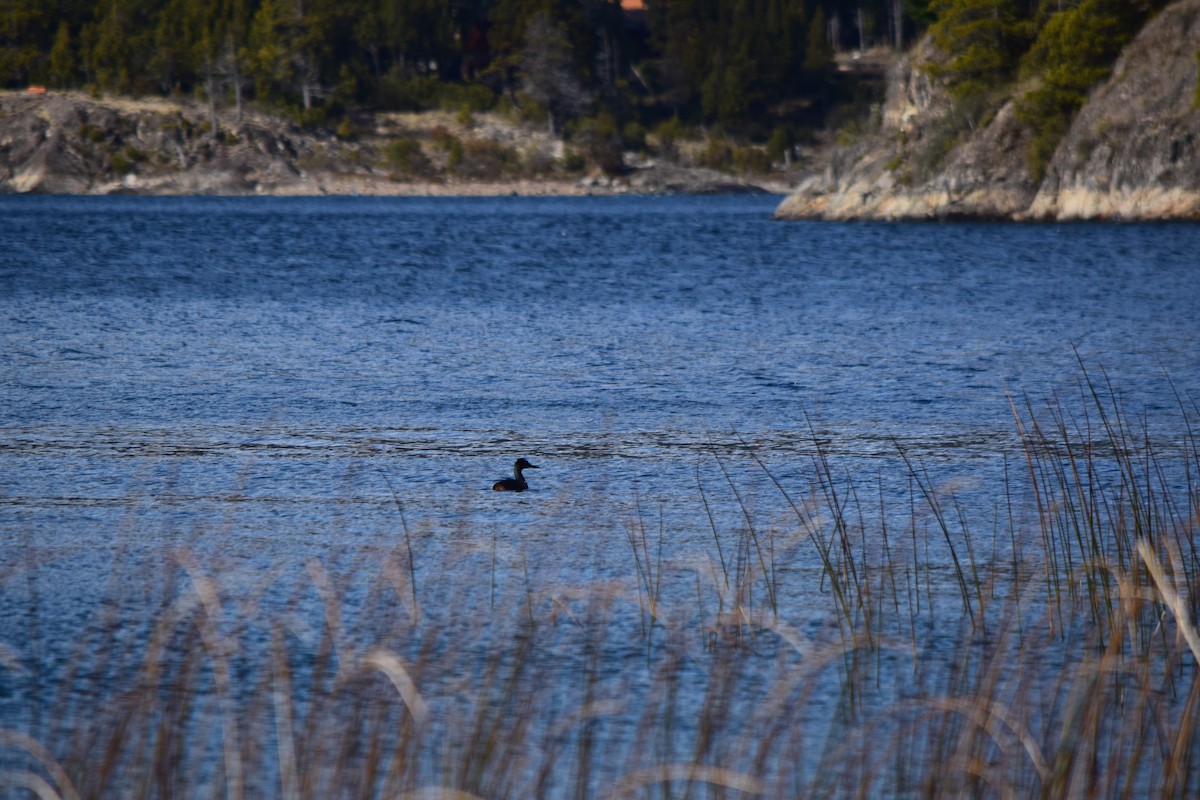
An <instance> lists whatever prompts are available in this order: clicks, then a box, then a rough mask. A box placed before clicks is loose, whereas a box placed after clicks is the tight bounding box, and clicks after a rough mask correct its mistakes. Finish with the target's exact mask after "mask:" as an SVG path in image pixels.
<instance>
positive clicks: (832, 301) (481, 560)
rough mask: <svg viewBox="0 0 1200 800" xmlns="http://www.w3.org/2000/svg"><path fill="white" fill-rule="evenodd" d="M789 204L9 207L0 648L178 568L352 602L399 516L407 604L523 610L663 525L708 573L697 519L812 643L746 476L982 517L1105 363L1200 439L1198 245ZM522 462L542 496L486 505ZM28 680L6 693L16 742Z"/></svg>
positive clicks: (19, 646)
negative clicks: (333, 593) (810, 213)
mask: <svg viewBox="0 0 1200 800" xmlns="http://www.w3.org/2000/svg"><path fill="white" fill-rule="evenodd" d="M777 201H778V198H771V197H737V198H579V199H516V198H503V199H378V200H376V199H258V198H255V199H241V198H239V199H216V198H171V199H150V198H38V197H20V198H16V197H9V198H0V563H2V564H4V565H5V566H4V568H3V570H2V571H0V581H4V582H5V585H3V586H2V587H0V590H2V592H3V597H4V599H3V600H0V643H3V644H5V645H7V646H9V647H11V648H14V650H16V651H18V652H21V651H23V650H24V649H25V647H26V645H28V644H29V642H30V639H31V637H34V636H41V637H45V638H46V639H55V640H57V637H59V636H61V637H63V638H64V639H69V638H70V635H72V632H73V631H75V630H77V629H79V628H80V627H81V626H82V625H83V624H84V620H86V619H88V618H89V615H90V614H91V613H93V611H94V609H95V608H96V607H97V606H98V604H101V603H103V602H104V601H105V598H111V597H112V596H113V595H114V593H117V594H121V595H122V597H123V602H125V603H127V604H131V605H132V607H131V608H130V609H128V613H130V614H131V615H133V616H135V617H136V615H137V613H138V610H137V601H135V600H131V599H130V595H129V594H128V593H124V592H122V591H120V590H119V589H117V588H114V587H120V586H122V585H123V582H125V581H134V582H138V581H141V580H144V578H145V575H146V574H147V573H148V572H150V573H153V572H154V570H155V569H157V568H158V567H157V566H156V565H159V564H160V561H161V559H162V558H164V556H163V554H164V553H166V552H168V551H169V550H170V549H171V548H176V547H181V546H182V547H187V548H189V549H191V550H193V551H196V552H198V553H199V554H201V556H202V557H203V558H204V559H209V560H211V561H219V562H220V563H222V564H224V565H225V568H226V569H227V570H228V572H227V575H228V576H231V577H228V580H229V581H230V582H231V585H234V586H237V585H239V584H238V581H242V582H244V583H245V584H246V585H247V586H251V585H253V584H254V582H255V581H256V580H263V579H264V578H262V576H263V575H266V574H268V573H269V571H271V570H276V571H277V572H273V573H270V574H272V575H277V574H291V573H299V574H303V570H304V566H303V565H304V564H305V563H306V560H307V559H309V558H314V557H315V558H317V559H319V560H321V561H322V563H327V564H330V565H334V566H335V567H336V568H337V569H339V570H340V573H339V574H340V575H341V577H342V579H343V580H344V582H345V585H346V586H347V587H349V588H348V591H353V587H354V585H355V580H354V576H355V575H356V574H359V573H360V572H361V573H362V574H366V573H367V572H369V571H370V569H371V568H372V567H374V566H377V565H378V563H379V561H380V559H381V558H382V555H381V554H383V553H388V552H391V550H392V549H393V548H395V547H397V546H398V543H400V542H401V541H402V540H403V539H402V536H403V530H404V526H405V525H406V526H407V528H408V530H409V534H410V540H409V542H410V545H411V546H412V547H413V549H414V550H415V554H414V556H415V560H416V561H417V563H418V565H419V569H420V570H422V571H423V572H422V573H421V575H422V577H420V578H419V579H418V583H422V581H423V580H425V578H424V576H425V575H428V576H430V577H429V578H428V580H429V581H432V580H433V578H432V576H434V575H445V574H447V573H448V574H450V575H452V576H454V580H452V581H450V583H451V584H453V583H455V582H456V581H457V582H459V583H460V584H475V585H477V586H492V585H495V584H496V583H497V579H496V578H495V575H494V574H493V573H494V572H495V571H496V570H497V567H496V565H497V563H499V564H500V567H499V571H500V572H501V573H504V572H505V570H506V569H507V570H509V571H510V573H511V575H512V576H520V578H519V580H518V578H517V577H513V580H512V581H510V582H509V584H505V583H504V581H503V580H500V581H499V583H500V584H502V585H501V588H500V589H499V591H501V592H502V593H503V592H504V591H505V590H506V589H505V586H506V585H507V586H508V589H507V590H508V591H510V592H517V593H520V592H523V591H524V590H525V589H524V588H519V587H521V586H524V587H525V588H528V587H527V586H526V585H525V584H524V583H522V582H523V581H532V583H533V584H534V585H535V586H536V587H537V588H540V589H545V590H546V591H553V590H554V589H555V587H562V586H570V585H576V584H579V583H586V582H589V581H600V580H608V579H625V580H629V581H633V580H634V578H633V576H634V573H635V565H634V563H633V558H632V556H631V551H630V543H629V532H630V531H634V532H638V531H642V532H645V536H646V537H648V540H649V541H650V542H651V549H653V548H654V547H656V546H657V544H655V543H656V542H657V541H659V540H661V541H662V542H663V544H662V556H661V558H662V561H663V563H665V564H667V565H669V567H668V568H669V569H670V570H673V571H674V572H675V574H678V575H688V574H691V573H689V570H696V571H697V574H699V572H702V571H703V570H704V569H708V570H710V571H711V569H712V564H713V563H714V562H713V558H714V555H713V554H714V550H713V533H712V528H711V526H710V523H709V520H708V517H707V514H706V511H705V508H704V504H703V501H704V500H705V499H707V500H708V501H709V502H710V503H711V508H710V510H711V511H712V513H713V515H714V518H715V524H716V525H717V527H718V528H719V529H721V530H722V531H725V530H728V531H734V530H737V529H738V527H739V526H744V525H746V524H750V523H747V517H749V519H750V522H751V523H753V524H754V525H756V526H759V527H760V528H761V529H762V530H764V531H765V530H768V529H769V530H772V531H777V532H778V535H779V536H780V537H781V539H780V542H781V544H780V554H781V555H780V562H781V563H780V569H781V570H782V571H790V572H791V573H792V574H794V575H796V576H798V577H797V578H796V580H794V581H791V582H790V583H789V584H788V586H789V587H790V588H788V589H787V592H788V593H789V597H790V598H791V601H792V602H794V604H795V605H794V609H793V612H792V616H791V618H792V619H794V620H796V621H798V622H801V623H803V622H806V621H807V622H809V623H812V624H819V623H820V621H821V619H822V618H823V617H825V616H828V606H827V605H826V604H825V601H820V602H817V603H815V604H814V603H813V602H810V600H806V597H808V596H809V595H810V594H816V595H819V594H820V591H819V589H818V588H816V587H815V583H816V581H817V580H818V578H817V577H815V576H819V564H817V563H816V562H815V556H814V555H813V552H812V550H811V548H808V547H807V546H800V545H798V544H796V543H795V541H794V535H793V533H791V532H790V531H791V530H792V529H793V528H795V521H794V518H792V517H791V515H792V514H793V512H791V511H790V510H789V506H788V504H787V503H786V502H785V499H784V498H783V497H782V496H781V495H780V493H779V491H778V490H777V489H776V488H774V484H773V482H772V481H771V480H770V479H769V478H768V477H767V476H766V475H765V473H764V472H763V471H762V469H761V468H759V467H758V466H757V464H756V463H755V462H754V460H753V459H751V458H750V457H749V456H748V455H747V451H748V450H749V449H752V450H753V451H754V452H755V453H756V454H757V455H758V456H759V457H760V458H761V460H762V461H763V462H764V463H765V464H766V465H767V466H768V467H769V468H770V469H771V471H772V474H773V475H774V476H775V477H776V478H778V479H779V480H780V482H781V483H782V484H783V485H784V486H785V487H787V488H788V489H789V490H791V491H794V493H795V495H796V496H798V497H800V496H804V495H805V494H806V493H807V492H808V491H809V489H810V488H811V487H812V485H813V481H814V461H813V457H814V455H815V453H816V443H820V444H821V445H822V446H823V449H824V451H825V452H826V453H827V454H828V455H829V456H830V458H831V459H832V463H833V467H834V470H835V471H836V472H837V474H839V475H841V474H849V475H854V476H858V477H859V479H860V480H859V481H858V483H857V484H856V485H861V486H865V487H867V488H868V489H869V492H868V493H869V494H870V497H869V498H868V499H867V500H865V501H863V502H862V506H864V507H866V508H867V509H870V510H869V511H868V512H866V513H874V511H873V509H877V508H878V507H879V505H880V503H879V499H878V498H877V497H876V496H875V495H876V494H883V495H885V496H886V499H887V501H888V504H889V506H890V505H891V504H893V503H894V504H895V506H896V513H897V514H898V515H899V516H901V517H904V518H907V517H908V516H909V515H910V510H911V509H910V507H909V506H908V505H906V503H907V502H908V501H909V498H910V494H911V489H912V486H911V483H910V482H909V476H908V471H907V468H906V467H905V465H904V462H903V460H902V459H901V458H900V457H899V454H900V452H901V451H903V453H904V454H906V455H908V456H909V457H910V459H912V460H913V461H914V462H915V463H918V464H920V465H922V466H923V467H924V468H926V469H928V470H930V473H929V474H930V479H931V480H934V481H937V482H938V483H939V484H947V485H948V484H950V483H953V484H954V485H955V486H959V487H962V488H961V492H962V496H963V497H964V498H965V500H964V502H965V503H967V504H968V505H969V506H970V507H971V508H978V509H982V511H981V513H982V514H984V515H985V517H986V515H987V514H991V513H993V512H994V510H995V508H996V506H997V503H999V502H1000V498H1001V496H1002V495H1003V493H1004V488H1003V476H1004V474H1005V473H1004V470H1005V459H1006V458H1007V459H1008V462H1009V464H1010V465H1011V464H1013V463H1016V461H1017V460H1019V458H1020V452H1021V449H1020V438H1019V436H1018V435H1017V429H1016V425H1015V423H1014V420H1013V410H1012V405H1011V404H1010V397H1011V398H1013V399H1015V401H1016V403H1017V406H1018V407H1019V408H1023V407H1024V403H1025V398H1026V397H1028V398H1029V399H1030V401H1031V402H1033V403H1034V404H1035V405H1037V406H1038V407H1042V406H1041V404H1042V403H1044V401H1046V400H1048V399H1053V398H1058V399H1061V400H1062V401H1063V402H1064V403H1065V404H1066V406H1067V407H1068V408H1069V409H1070V408H1075V407H1077V406H1079V404H1080V393H1081V380H1082V378H1083V370H1082V369H1081V362H1082V365H1083V367H1084V368H1086V369H1087V370H1088V371H1089V374H1091V375H1092V376H1093V378H1095V379H1096V381H1097V383H1099V384H1101V389H1102V391H1103V392H1104V393H1105V394H1106V395H1107V392H1108V387H1109V386H1111V387H1112V389H1113V390H1114V391H1115V392H1116V394H1117V400H1118V401H1119V403H1120V404H1121V406H1122V407H1123V408H1124V409H1126V410H1127V412H1128V413H1130V414H1132V415H1134V416H1135V417H1138V418H1140V417H1141V415H1143V414H1144V415H1145V418H1146V419H1147V420H1150V421H1151V422H1152V425H1151V429H1152V434H1153V436H1154V437H1157V440H1158V441H1159V442H1160V443H1161V444H1163V445H1164V446H1166V447H1171V446H1174V445H1175V444H1177V443H1178V442H1179V441H1181V440H1182V437H1183V436H1184V435H1185V433H1186V429H1185V427H1184V425H1183V423H1182V421H1181V416H1180V411H1179V406H1180V398H1182V399H1183V403H1184V404H1185V406H1186V405H1189V404H1190V403H1192V402H1193V401H1194V400H1195V398H1197V397H1200V358H1197V356H1198V354H1200V346H1198V345H1200V334H1198V330H1200V329H1198V328H1197V325H1196V319H1197V316H1198V313H1200V280H1197V277H1198V276H1197V272H1198V267H1200V263H1198V257H1197V254H1198V253H1200V226H1195V225H1172V226H1157V225H1104V224H1088V225H1074V226H1013V225H991V224H955V225H939V224H906V225H889V224H873V223H872V224H829V223H780V222H773V221H771V220H770V214H771V212H772V211H773V208H774V205H775V204H776V203H777ZM518 456H525V457H527V458H529V459H530V460H532V461H533V462H534V463H535V464H538V465H539V466H540V469H539V470H537V471H533V472H530V473H528V476H527V477H528V478H529V479H530V482H531V485H532V489H531V491H530V492H528V493H526V494H523V495H508V494H501V493H493V492H491V491H490V486H491V484H492V482H493V481H494V480H496V479H498V478H500V477H503V476H504V475H505V474H506V473H507V472H508V471H509V470H510V469H511V465H512V462H513V460H514V459H515V458H516V457H518ZM722 468H724V469H725V470H727V471H728V472H729V478H726V477H725V473H724V472H723V471H722ZM389 481H390V482H391V486H392V487H393V488H394V489H395V492H396V493H395V495H393V493H392V489H391V488H389V484H388V482H389ZM1020 499H1021V498H1020V497H1018V498H1017V500H1018V501H1020ZM397 504H399V506H400V507H401V508H402V510H403V519H401V513H400V511H398V509H397ZM743 506H744V507H745V508H743ZM888 513H890V512H888ZM990 519H991V518H990V517H986V519H985V524H984V525H983V527H985V528H986V527H987V523H989V522H990ZM789 520H790V521H789ZM637 535H638V536H642V535H643V534H642V533H637ZM789 536H791V537H793V539H791V540H789V539H788V537H789ZM788 541H791V542H792V546H785V544H786V543H787V542H788ZM985 550H986V548H985ZM930 557H931V558H935V559H944V558H945V553H942V552H940V551H937V550H936V548H935V551H934V552H933V553H932V554H931V555H930ZM982 557H983V558H984V559H985V560H986V559H987V558H988V554H987V552H984V553H983V554H982ZM206 563H209V562H207V561H206ZM704 564H707V565H708V566H706V567H701V566H697V565H704ZM805 576H809V577H807V578H806V577H805ZM683 583H684V586H685V588H687V589H688V590H689V591H693V592H694V591H695V589H694V581H692V579H687V580H685V581H684V582H683ZM439 585H441V584H439ZM426 590H427V591H428V592H429V593H430V595H431V596H437V593H438V591H439V589H437V588H436V587H434V586H427V588H426ZM948 591H949V592H950V593H951V594H953V593H954V592H955V591H956V590H955V589H953V587H949V589H948ZM483 594H484V595H487V594H488V593H487V592H484V593H483ZM31 596H35V597H36V599H37V603H38V604H39V615H40V616H39V619H38V620H37V625H36V626H32V623H31V622H30V612H29V608H30V597H31ZM494 597H495V591H494V590H493V591H492V593H491V596H490V598H489V602H492V601H494ZM152 600H153V592H150V599H147V600H146V601H145V605H146V607H147V608H149V607H151V606H153V602H152ZM427 602H428V601H427ZM53 650H54V645H52V644H47V645H45V646H44V647H42V648H41V649H40V650H39V652H40V653H41V654H42V655H41V656H40V657H42V658H45V659H48V660H52V655H51V654H52V652H53ZM31 658H32V657H31ZM5 681H7V682H5ZM23 686H24V684H21V683H20V682H19V681H17V682H14V680H13V679H11V678H0V695H3V696H2V697H0V700H2V699H5V698H7V706H6V707H7V708H8V709H9V712H7V713H12V708H13V707H14V706H15V705H18V704H19V703H20V701H21V700H22V698H23V697H24V695H23V694H22V692H24V691H25V689H24V688H22V687H23Z"/></svg>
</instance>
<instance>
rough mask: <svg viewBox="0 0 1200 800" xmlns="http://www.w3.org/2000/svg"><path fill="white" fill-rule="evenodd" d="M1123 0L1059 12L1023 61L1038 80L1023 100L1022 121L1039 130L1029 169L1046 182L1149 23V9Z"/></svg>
mask: <svg viewBox="0 0 1200 800" xmlns="http://www.w3.org/2000/svg"><path fill="white" fill-rule="evenodd" d="M1136 5H1137V4H1133V3H1124V2H1121V1H1120V0H1083V2H1082V3H1080V4H1079V5H1078V6H1075V7H1073V8H1067V9H1065V10H1063V11H1059V12H1057V13H1055V14H1053V15H1052V16H1051V17H1050V18H1049V20H1048V21H1047V22H1046V24H1045V25H1043V26H1042V29H1041V31H1040V32H1039V33H1038V37H1037V39H1036V40H1035V41H1034V43H1033V46H1032V47H1031V48H1030V49H1029V52H1028V53H1026V54H1025V57H1024V58H1023V59H1022V60H1021V72H1022V75H1023V76H1024V77H1025V78H1026V79H1028V80H1033V81H1035V82H1036V85H1035V88H1033V89H1031V90H1030V91H1028V92H1026V93H1025V94H1024V95H1023V96H1022V97H1021V98H1020V99H1019V100H1018V102H1017V117H1018V118H1019V119H1020V120H1021V121H1022V122H1025V123H1026V124H1028V125H1029V126H1030V128H1032V129H1033V132H1034V136H1033V142H1032V144H1031V145H1030V149H1029V153H1028V161H1029V171H1030V174H1031V175H1032V176H1033V178H1034V180H1041V179H1042V177H1043V176H1044V175H1045V171H1046V167H1047V166H1048V165H1049V163H1050V159H1051V157H1053V155H1054V151H1055V150H1056V149H1057V148H1058V142H1059V140H1060V139H1061V138H1062V137H1063V135H1064V134H1066V132H1067V129H1068V128H1069V127H1070V125H1071V120H1073V119H1074V117H1075V113H1076V112H1077V111H1078V110H1079V109H1080V107H1082V106H1083V103H1084V101H1085V100H1086V99H1087V95H1088V92H1090V91H1091V88H1092V87H1093V86H1095V85H1096V84H1097V83H1099V82H1100V81H1102V80H1104V79H1105V78H1107V77H1108V76H1109V74H1110V73H1111V72H1112V65H1113V61H1115V60H1116V57H1117V55H1118V54H1119V53H1120V52H1121V49H1122V48H1123V47H1124V46H1125V44H1126V43H1127V42H1128V41H1129V40H1130V39H1132V38H1133V36H1134V34H1135V33H1137V31H1138V29H1139V28H1141V26H1142V23H1143V22H1144V21H1145V16H1146V13H1147V12H1146V9H1144V8H1141V7H1135V6H1136Z"/></svg>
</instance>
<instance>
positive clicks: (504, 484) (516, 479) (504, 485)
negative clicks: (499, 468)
mask: <svg viewBox="0 0 1200 800" xmlns="http://www.w3.org/2000/svg"><path fill="white" fill-rule="evenodd" d="M527 469H538V465H537V464H530V463H529V462H528V461H526V460H525V459H523V458H518V459H517V463H516V464H513V477H511V478H504V479H503V480H499V481H496V482H495V483H494V484H492V490H493V491H496V492H523V491H525V490H526V489H528V488H529V483H528V482H527V481H526V480H525V476H524V475H522V474H521V473H522V472H523V471H524V470H527Z"/></svg>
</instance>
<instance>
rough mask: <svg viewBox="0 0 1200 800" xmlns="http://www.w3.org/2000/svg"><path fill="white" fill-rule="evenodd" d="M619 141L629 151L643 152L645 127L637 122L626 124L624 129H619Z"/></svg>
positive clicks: (644, 147)
mask: <svg viewBox="0 0 1200 800" xmlns="http://www.w3.org/2000/svg"><path fill="white" fill-rule="evenodd" d="M621 139H622V140H623V141H624V142H625V146H626V147H627V148H629V149H630V150H639V151H640V150H645V149H646V126H644V125H642V124H641V123H640V122H637V121H633V122H626V123H625V127H624V128H622V129H621Z"/></svg>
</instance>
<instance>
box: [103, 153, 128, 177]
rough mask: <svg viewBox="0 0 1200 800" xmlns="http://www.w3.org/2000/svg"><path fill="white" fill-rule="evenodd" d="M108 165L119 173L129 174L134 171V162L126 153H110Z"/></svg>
mask: <svg viewBox="0 0 1200 800" xmlns="http://www.w3.org/2000/svg"><path fill="white" fill-rule="evenodd" d="M108 166H109V167H111V168H112V171H113V172H115V173H117V174H118V175H128V174H129V173H130V172H133V162H132V161H130V160H129V159H128V158H126V157H125V154H124V153H110V154H109V156H108Z"/></svg>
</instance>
